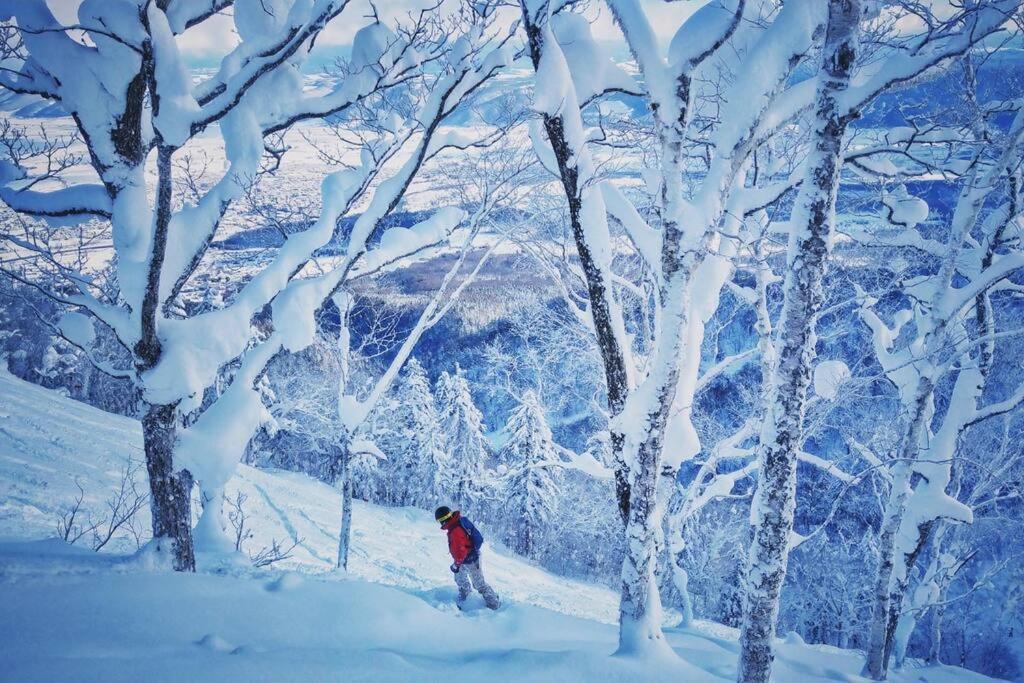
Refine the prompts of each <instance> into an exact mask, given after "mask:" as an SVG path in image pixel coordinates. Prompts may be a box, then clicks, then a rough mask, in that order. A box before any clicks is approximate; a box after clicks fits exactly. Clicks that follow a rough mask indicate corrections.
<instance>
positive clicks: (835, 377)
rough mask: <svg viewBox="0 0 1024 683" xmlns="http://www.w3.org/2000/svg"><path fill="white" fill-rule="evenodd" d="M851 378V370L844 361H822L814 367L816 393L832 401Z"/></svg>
mask: <svg viewBox="0 0 1024 683" xmlns="http://www.w3.org/2000/svg"><path fill="white" fill-rule="evenodd" d="M849 377H850V368H848V367H847V366H846V363H844V362H843V361H841V360H825V361H821V362H820V363H818V364H817V365H816V366H815V367H814V391H815V393H817V394H818V396H821V397H822V398H824V399H826V400H829V401H832V400H834V399H835V398H836V395H837V394H838V392H839V386H840V385H841V384H842V383H843V382H844V381H846V380H847V379H849Z"/></svg>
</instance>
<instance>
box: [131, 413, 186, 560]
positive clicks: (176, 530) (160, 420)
mask: <svg viewBox="0 0 1024 683" xmlns="http://www.w3.org/2000/svg"><path fill="white" fill-rule="evenodd" d="M176 429H177V410H176V408H175V406H170V405H150V406H149V407H148V409H147V410H146V414H145V415H144V416H143V418H142V439H143V446H144V449H145V452H146V469H147V470H148V471H149V490H150V497H149V502H150V509H151V511H152V516H153V544H154V547H155V548H156V549H157V551H158V552H159V553H160V554H167V555H169V560H170V564H171V567H172V568H173V569H174V570H175V571H179V572H194V571H195V570H196V558H195V551H194V550H193V547H192V510H191V494H192V474H191V473H190V472H189V471H188V470H184V469H183V470H178V471H177V472H175V471H174V439H175V431H176Z"/></svg>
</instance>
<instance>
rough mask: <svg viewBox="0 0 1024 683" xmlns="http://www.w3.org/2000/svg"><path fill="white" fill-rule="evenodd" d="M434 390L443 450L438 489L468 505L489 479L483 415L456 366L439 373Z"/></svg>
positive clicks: (457, 501)
mask: <svg viewBox="0 0 1024 683" xmlns="http://www.w3.org/2000/svg"><path fill="white" fill-rule="evenodd" d="M435 391H436V395H437V406H438V414H439V419H440V424H441V438H442V444H443V448H444V451H445V454H444V458H443V459H442V461H441V469H440V472H439V478H440V491H439V493H442V494H444V495H445V496H450V497H451V499H452V501H453V502H454V503H455V504H457V505H469V504H471V503H472V502H473V501H474V500H475V499H476V498H477V497H478V495H479V494H480V491H482V490H483V488H484V486H485V484H486V483H487V482H488V481H489V475H488V473H487V469H486V467H487V462H488V460H489V458H490V447H489V446H488V444H487V440H486V438H484V425H483V415H482V414H481V413H480V410H479V409H478V408H477V407H476V403H474V401H473V394H472V393H471V392H470V389H469V382H467V381H466V377H465V375H463V374H462V369H461V368H459V367H458V366H456V368H455V372H454V373H448V372H442V373H441V376H440V377H438V379H437V386H436V388H435Z"/></svg>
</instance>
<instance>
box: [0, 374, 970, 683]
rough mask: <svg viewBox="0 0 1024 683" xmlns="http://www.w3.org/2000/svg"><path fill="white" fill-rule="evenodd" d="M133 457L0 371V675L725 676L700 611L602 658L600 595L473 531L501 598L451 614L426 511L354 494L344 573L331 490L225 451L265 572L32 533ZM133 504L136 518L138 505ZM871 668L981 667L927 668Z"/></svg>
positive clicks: (720, 648)
mask: <svg viewBox="0 0 1024 683" xmlns="http://www.w3.org/2000/svg"><path fill="white" fill-rule="evenodd" d="M140 454H141V435H140V432H139V425H138V423H137V422H135V421H133V420H129V419H127V418H123V417H119V416H114V415H109V414H106V413H103V412H101V411H99V410H96V409H94V408H91V407H89V406H86V405H84V404H80V403H76V402H74V401H70V400H69V399H66V398H64V397H62V396H60V395H58V394H56V393H53V392H50V391H47V390H45V389H42V388H40V387H37V386H34V385H31V384H28V383H25V382H23V381H21V380H19V379H17V378H14V377H13V376H11V375H10V374H8V373H7V372H6V371H0V539H10V540H3V541H0V605H3V606H4V611H5V618H4V619H2V620H0V642H3V643H4V647H3V648H0V671H2V672H3V673H2V674H0V679H2V680H11V681H19V682H22V681H36V680H38V681H55V680H61V681H73V680H93V681H122V680H123V681H136V680H147V681H163V680H168V681H170V680H175V681H180V680H196V681H225V680H267V681H290V680H301V681H319V680H346V681H354V680H355V681H358V680H416V681H420V680H423V681H434V680H489V681H493V680H517V681H542V680H543V681H548V680H551V681H554V680H557V681H566V680H622V681H635V680H645V681H651V680H654V681H657V680H675V681H679V680H685V681H721V680H733V679H734V677H735V661H736V660H735V658H736V652H737V649H738V645H737V643H736V632H735V630H733V629H730V628H727V627H724V626H721V625H718V624H713V623H708V622H699V623H698V624H697V625H695V626H694V627H693V628H690V629H677V628H669V629H667V630H666V636H667V638H668V640H669V642H670V644H671V645H672V646H673V648H674V649H675V650H676V651H677V652H678V653H679V654H680V655H681V656H682V659H681V660H679V661H655V662H640V661H636V660H630V659H623V658H617V657H611V658H610V657H609V656H608V655H609V654H611V653H612V652H613V651H614V649H615V645H616V638H617V632H616V629H615V627H614V625H613V624H614V621H615V619H616V616H617V608H618V604H617V603H618V598H617V595H616V594H615V593H614V592H613V591H612V590H610V589H608V588H604V587H601V586H597V585H594V584H589V583H586V582H582V581H576V580H572V579H567V578H563V577H558V576H554V575H552V574H550V573H548V572H546V571H544V570H543V569H541V568H539V567H537V566H535V565H534V564H532V563H529V562H527V561H524V560H522V559H520V558H518V557H516V556H514V555H512V554H511V553H509V552H508V551H507V550H506V549H504V548H503V547H501V546H500V545H498V544H493V543H488V544H487V546H485V550H484V555H483V558H484V559H483V561H484V568H485V571H486V573H487V576H488V579H489V580H490V581H491V582H492V583H493V585H494V586H495V588H496V589H497V590H498V592H499V593H500V594H501V595H502V598H503V601H504V604H503V606H502V608H501V609H500V610H499V611H498V612H497V613H493V612H490V611H489V610H486V609H484V608H483V607H482V601H481V600H479V596H475V595H474V598H472V599H471V600H470V602H469V604H468V605H467V609H466V611H464V612H462V611H459V610H457V609H456V608H455V606H454V604H453V600H454V597H455V587H454V583H453V581H452V579H451V574H450V572H449V570H448V565H449V563H450V560H449V558H448V555H447V549H446V544H445V539H444V535H443V533H442V532H441V531H440V530H439V529H438V528H437V525H436V524H435V523H434V522H433V519H432V518H431V515H430V513H429V512H428V511H424V510H419V509H415V508H382V507H377V506H374V505H369V504H366V503H361V502H359V501H356V502H355V505H354V507H353V539H352V548H351V550H352V554H351V557H350V571H349V573H348V574H347V575H345V574H340V573H337V572H335V571H334V556H335V553H336V549H337V532H336V529H337V527H338V521H339V517H340V496H339V495H338V492H337V491H335V490H334V489H332V488H331V487H330V486H327V485H326V484H323V483H322V482H318V481H315V480H312V479H310V478H308V477H306V476H303V475H299V474H295V473H291V472H280V471H266V470H256V469H253V468H250V467H246V466H240V467H239V471H238V475H237V476H236V477H235V478H234V480H233V481H232V482H231V484H230V485H229V486H228V490H227V495H228V497H229V498H233V497H234V494H235V492H236V491H238V490H241V491H242V492H243V493H245V494H246V496H248V500H247V501H246V503H245V509H246V513H247V517H248V519H247V524H248V525H249V526H250V527H251V529H252V530H253V532H254V537H253V538H252V539H250V540H249V541H248V542H247V544H246V546H245V549H246V550H248V551H251V552H255V551H256V550H258V549H259V548H261V547H263V546H265V545H269V543H270V541H271V539H278V540H282V539H286V538H290V539H292V540H297V539H302V544H301V545H299V546H297V547H296V549H295V551H294V553H295V554H294V557H292V558H291V559H289V560H288V561H285V562H282V563H279V564H278V565H276V567H275V570H274V571H272V572H266V571H258V570H253V569H251V568H248V567H245V566H238V565H237V564H236V565H231V564H230V563H228V564H225V565H220V566H218V567H217V573H207V572H201V573H199V574H197V575H191V576H190V575H177V574H169V573H159V572H150V571H144V569H145V568H144V567H140V563H142V562H144V560H142V559H139V560H136V559H135V558H133V557H132V556H125V555H123V554H122V555H117V554H107V553H101V554H95V553H92V552H90V551H89V550H87V549H86V548H84V547H70V546H67V545H66V544H64V543H63V542H61V541H58V540H54V539H52V538H50V537H52V536H53V534H54V528H55V522H56V518H57V515H58V514H59V513H60V511H61V510H62V509H64V507H65V506H66V505H67V504H68V503H69V502H71V501H72V500H73V499H74V496H75V494H76V493H77V488H76V487H75V481H76V480H77V481H78V482H79V483H80V484H81V485H82V488H83V489H84V490H85V501H84V505H85V506H86V507H87V508H88V509H89V510H90V511H92V512H93V513H94V514H96V513H99V512H100V511H101V510H102V509H103V507H104V504H105V500H106V498H107V496H109V495H110V493H111V491H112V490H113V489H114V487H115V486H116V485H117V483H118V479H119V476H120V472H121V469H122V468H123V466H124V464H125V462H126V461H127V459H128V458H129V456H130V457H132V458H135V459H138V458H139V457H140ZM140 476H144V473H140ZM140 483H142V484H144V482H140ZM142 514H143V519H142V520H141V522H142V525H143V526H144V527H148V524H149V519H148V510H145V511H143V513H142ZM484 532H485V534H486V529H485V530H484ZM46 538H50V540H43V541H39V540H36V541H35V542H25V539H46ZM134 549H135V545H134V542H132V541H128V540H127V539H125V538H121V539H118V541H117V542H114V543H112V544H111V550H112V551H113V552H114V553H118V552H120V553H125V552H129V551H134ZM201 559H202V558H201ZM282 572H283V573H282ZM396 587H397V588H396ZM777 657H778V660H777V661H778V663H777V666H776V679H777V680H779V681H823V680H833V681H851V680H861V679H860V678H859V676H858V675H857V674H858V672H859V670H860V667H861V665H862V662H863V658H862V656H861V655H860V654H858V653H853V652H848V651H843V650H839V649H837V648H830V647H824V646H813V645H805V644H803V643H801V642H799V640H798V639H793V640H792V642H790V641H789V639H787V640H784V641H780V643H779V645H778V655H777ZM890 680H891V681H894V682H896V683H901V682H903V681H907V682H909V681H924V680H926V681H932V682H933V683H944V682H945V681H971V680H975V681H981V680H986V679H984V677H981V676H978V675H977V674H973V673H971V672H966V671H963V670H961V669H955V668H951V667H933V668H927V669H908V670H907V671H904V672H899V673H896V674H894V675H892V676H890Z"/></svg>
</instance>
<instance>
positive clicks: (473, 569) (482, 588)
mask: <svg viewBox="0 0 1024 683" xmlns="http://www.w3.org/2000/svg"><path fill="white" fill-rule="evenodd" d="M471 581H472V584H473V585H472V587H471V586H470V582H471ZM455 583H456V584H458V586H459V606H460V607H461V606H462V603H464V602H465V601H466V598H468V597H469V594H470V593H471V592H472V591H473V588H476V589H477V590H478V591H479V592H480V595H482V596H484V602H485V603H487V606H488V607H490V608H491V609H498V607H499V606H500V605H501V600H500V599H499V598H498V594H497V593H495V592H494V589H493V588H491V586H490V584H488V583H487V580H486V579H485V578H484V570H483V569H482V568H481V567H480V558H477V561H476V562H465V563H463V565H462V566H461V567H460V568H459V571H457V572H455Z"/></svg>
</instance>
